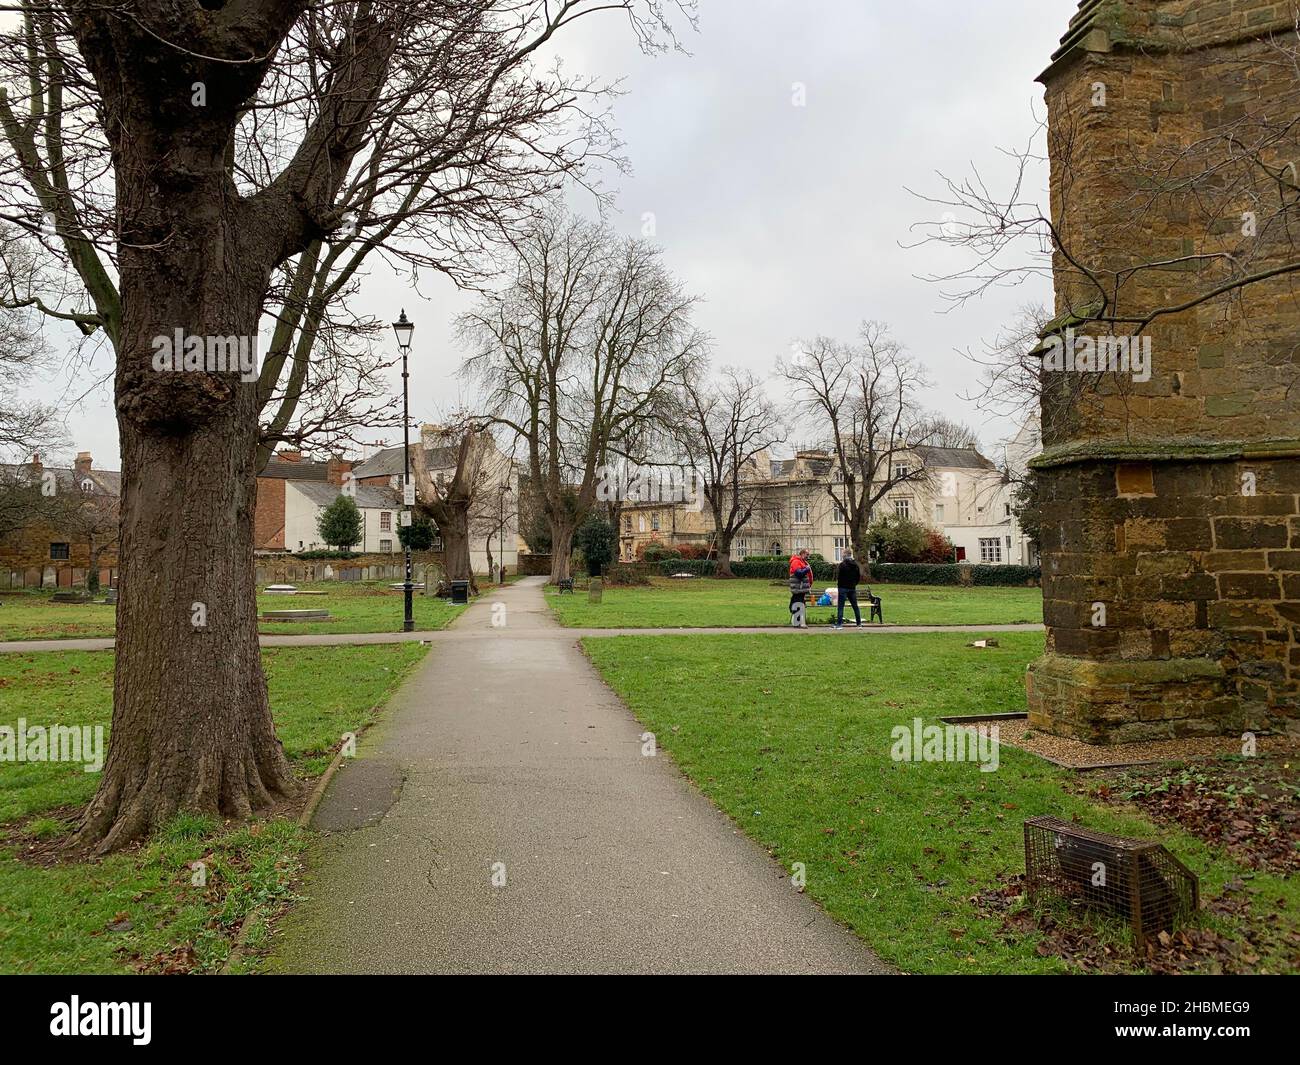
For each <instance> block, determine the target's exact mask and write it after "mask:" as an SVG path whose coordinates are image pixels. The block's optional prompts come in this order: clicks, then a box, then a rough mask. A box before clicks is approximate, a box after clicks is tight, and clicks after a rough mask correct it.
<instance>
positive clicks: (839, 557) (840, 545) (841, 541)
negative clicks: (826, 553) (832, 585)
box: [835, 536, 849, 562]
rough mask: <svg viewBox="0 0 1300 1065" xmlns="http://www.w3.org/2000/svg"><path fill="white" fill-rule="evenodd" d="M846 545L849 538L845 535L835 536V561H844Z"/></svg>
mask: <svg viewBox="0 0 1300 1065" xmlns="http://www.w3.org/2000/svg"><path fill="white" fill-rule="evenodd" d="M848 546H849V538H848V537H847V536H837V537H835V561H836V562H843V561H844V551H845V548H847V547H848Z"/></svg>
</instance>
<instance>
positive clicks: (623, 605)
mask: <svg viewBox="0 0 1300 1065" xmlns="http://www.w3.org/2000/svg"><path fill="white" fill-rule="evenodd" d="M822 587H823V585H822V584H817V585H816V586H815V588H814V590H815V592H816V594H817V595H820V594H821V590H822ZM874 590H875V593H876V594H877V595H878V596H880V597H881V599H882V600H883V609H884V615H885V621H886V622H889V623H890V624H899V625H1007V624H1013V623H1015V622H1021V621H1030V622H1041V621H1042V620H1043V593H1042V590H1041V589H1039V588H985V587H978V588H952V587H944V586H932V585H915V584H878V585H875V586H874ZM602 600H603V601H602V602H600V603H590V602H588V601H587V596H586V595H585V594H583V592H582V591H581V590H579V591H578V592H576V593H575V594H573V595H569V594H568V593H565V594H564V595H560V594H559V593H558V592H557V591H556V590H555V589H553V588H547V589H546V601H547V602H548V603H550V604H551V609H553V610H554V611H555V613H556V615H557V616H558V617H559V619H560V624H562V625H568V626H575V627H578V628H605V629H647V628H650V629H654V628H676V627H682V628H708V627H711V626H742V627H750V626H783V625H789V624H790V612H789V605H790V593H789V591H788V590H787V588H786V585H785V584H784V583H781V584H774V583H772V582H771V581H765V580H752V579H749V578H738V579H735V580H729V581H727V580H715V579H713V578H709V577H698V578H695V579H694V580H689V581H687V580H672V579H671V578H669V577H655V578H651V583H650V584H649V585H640V586H634V587H630V588H606V589H605V591H604V595H603V596H602ZM867 613H868V611H867V609H866V607H865V606H864V607H863V621H864V623H865V621H866V615H867ZM832 614H833V612H832V611H831V610H830V609H829V608H828V607H819V608H810V609H809V611H808V623H809V624H810V625H814V624H821V623H823V622H825V621H826V620H827V619H829V618H830V617H831V616H832ZM848 616H849V621H850V622H852V620H853V612H852V610H850V611H849V614H848Z"/></svg>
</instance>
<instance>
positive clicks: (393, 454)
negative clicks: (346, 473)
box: [352, 444, 457, 481]
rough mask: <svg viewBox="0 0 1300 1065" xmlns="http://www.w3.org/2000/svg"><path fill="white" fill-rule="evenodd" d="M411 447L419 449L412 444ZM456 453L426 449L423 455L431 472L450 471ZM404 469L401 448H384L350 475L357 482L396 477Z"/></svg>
mask: <svg viewBox="0 0 1300 1065" xmlns="http://www.w3.org/2000/svg"><path fill="white" fill-rule="evenodd" d="M412 446H413V447H419V445H418V444H413V445H412ZM456 452H457V449H456V448H454V447H426V448H425V449H424V453H425V455H426V456H427V458H428V464H429V469H431V470H450V469H454V468H455V466H456ZM405 468H406V460H405V458H404V456H403V449H402V448H401V447H386V448H384V449H383V450H381V451H376V452H375V453H374V454H373V455H371V456H370V458H368V459H366V461H365V462H363V463H361V465H360V466H357V467H356V468H355V469H354V470H353V471H352V474H353V476H355V477H356V478H357V480H359V481H361V480H365V479H366V478H368V477H398V476H400V475H401V474H402V472H403V471H404V470H405Z"/></svg>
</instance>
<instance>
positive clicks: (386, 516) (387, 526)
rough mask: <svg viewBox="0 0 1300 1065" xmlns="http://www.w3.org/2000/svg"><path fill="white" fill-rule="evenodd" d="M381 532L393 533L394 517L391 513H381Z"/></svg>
mask: <svg viewBox="0 0 1300 1065" xmlns="http://www.w3.org/2000/svg"><path fill="white" fill-rule="evenodd" d="M379 531H380V532H392V531H393V515H392V512H391V511H387V510H381V511H380V512H379Z"/></svg>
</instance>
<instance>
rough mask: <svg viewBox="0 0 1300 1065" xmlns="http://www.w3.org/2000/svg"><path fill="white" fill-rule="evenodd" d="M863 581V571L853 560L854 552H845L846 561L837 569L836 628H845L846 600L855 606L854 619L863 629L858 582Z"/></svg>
mask: <svg viewBox="0 0 1300 1065" xmlns="http://www.w3.org/2000/svg"><path fill="white" fill-rule="evenodd" d="M860 580H862V570H861V569H859V568H858V564H857V562H855V561H854V560H853V552H852V551H845V552H844V560H843V561H842V562H841V563H840V564H839V565H838V566H836V567H835V590H836V592H837V593H838V594H837V596H836V598H837V599H838V600H839V603H838V605H837V606H836V608H835V627H836V628H837V629H842V628H844V600H846V599H847V600H848V601H849V602H850V603H852V604H853V617H854V619H855V620H856V622H857V626H858V628H862V611H860V610H859V609H858V581H860Z"/></svg>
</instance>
